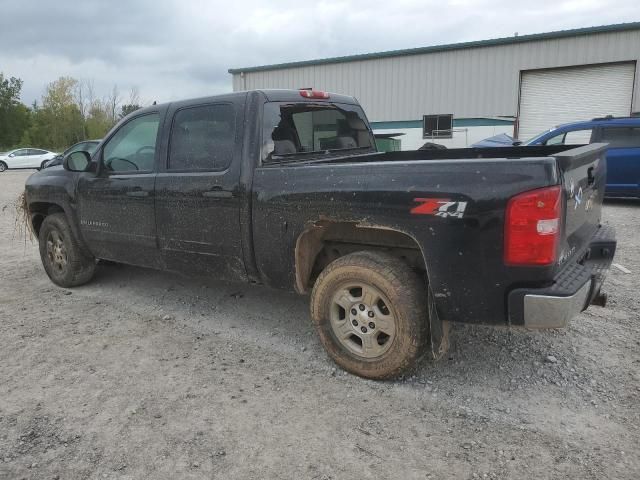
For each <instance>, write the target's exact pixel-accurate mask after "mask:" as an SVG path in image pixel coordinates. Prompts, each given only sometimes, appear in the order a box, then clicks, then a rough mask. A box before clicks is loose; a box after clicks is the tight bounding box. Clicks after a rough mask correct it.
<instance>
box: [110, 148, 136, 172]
mask: <svg viewBox="0 0 640 480" xmlns="http://www.w3.org/2000/svg"><path fill="white" fill-rule="evenodd" d="M142 148H146V147H142ZM114 160H117V161H119V162H125V163H128V164H130V165H133V170H140V169H139V168H138V165H136V164H135V163H133V162H132V161H131V160H128V159H126V158H122V157H111V158H109V159H107V160H106V161H105V162H104V166H105V167H107V168H108V169H109V170H111V171H112V172H113V171H115V170H114V169H113V167H112V166H111V164H112V163H113V161H114Z"/></svg>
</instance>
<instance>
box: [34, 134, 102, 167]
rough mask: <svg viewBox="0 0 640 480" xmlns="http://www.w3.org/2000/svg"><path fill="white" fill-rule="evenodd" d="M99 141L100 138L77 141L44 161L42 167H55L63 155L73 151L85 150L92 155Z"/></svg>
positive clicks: (60, 162) (60, 161) (60, 163)
mask: <svg viewBox="0 0 640 480" xmlns="http://www.w3.org/2000/svg"><path fill="white" fill-rule="evenodd" d="M99 143H100V140H85V141H83V142H78V143H76V144H74V145H71V146H70V147H69V148H67V149H66V150H65V151H64V152H62V153H61V154H59V155H56V156H55V157H53V158H52V159H51V160H49V161H47V162H45V164H44V165H43V166H42V168H49V167H55V166H56V165H62V160H63V159H64V157H66V156H67V155H69V154H70V153H73V152H79V151H85V152H89V153H90V154H92V155H93V152H94V151H95V150H96V147H97V146H98V144H99Z"/></svg>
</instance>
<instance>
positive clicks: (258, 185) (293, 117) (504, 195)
mask: <svg viewBox="0 0 640 480" xmlns="http://www.w3.org/2000/svg"><path fill="white" fill-rule="evenodd" d="M604 148H605V147H604V146H603V145H600V144H593V145H587V146H583V147H580V148H573V147H567V146H564V145H555V146H541V147H510V148H508V147H507V148H501V149H498V148H484V149H482V148H479V149H472V148H467V149H447V150H440V149H431V150H420V151H397V152H386V153H384V152H377V151H376V147H375V142H374V137H373V133H372V131H371V128H370V126H369V124H368V122H367V120H366V117H365V114H364V112H363V111H362V109H361V107H360V105H359V104H358V103H357V101H356V100H355V99H354V98H352V97H348V96H343V95H336V94H329V93H325V92H315V91H309V90H301V91H289V90H262V91H249V92H237V93H232V94H227V95H221V96H216V97H209V98H199V99H195V100H186V101H180V102H173V103H168V104H163V105H153V106H150V107H147V108H144V109H141V110H138V111H136V112H135V113H133V114H131V115H129V116H128V117H126V118H125V119H123V120H122V121H120V122H119V123H118V124H117V125H116V126H115V127H114V128H113V129H112V130H111V132H109V133H108V134H107V136H106V137H105V139H104V140H102V141H101V142H100V145H99V146H98V148H97V150H96V152H95V153H94V154H93V156H91V155H89V154H88V153H86V152H82V151H81V152H75V153H72V154H70V155H68V156H67V157H65V160H64V163H63V166H64V168H63V169H57V168H50V169H49V168H47V169H44V170H42V171H40V172H38V173H35V174H33V175H31V177H29V179H28V180H27V183H26V202H27V205H28V209H29V212H30V218H31V220H32V226H33V229H34V231H35V233H36V234H37V236H38V239H39V240H38V241H39V248H40V256H41V259H42V263H43V266H44V269H45V271H46V273H47V274H48V275H49V277H50V278H51V280H52V281H53V282H54V283H56V284H57V285H60V286H63V287H73V286H76V285H80V284H83V283H85V282H88V281H89V280H90V279H91V277H92V276H93V274H94V269H95V267H96V262H97V259H105V260H111V261H116V262H121V263H128V264H132V265H140V266H145V267H151V268H158V269H165V270H171V271H180V272H185V273H187V274H191V275H196V274H201V275H206V276H208V277H213V278H218V279H222V280H226V281H245V282H252V283H259V284H265V285H269V286H272V287H278V288H284V289H291V290H295V291H297V292H298V293H300V294H310V302H311V317H312V319H313V323H314V326H315V328H316V331H317V333H318V335H319V337H320V340H321V342H322V343H323V345H324V347H325V349H326V350H327V352H328V353H329V355H330V356H331V357H332V358H333V359H334V360H335V361H336V362H337V363H338V364H339V365H340V366H342V367H343V368H345V369H346V370H348V371H350V372H353V373H355V374H357V375H361V376H363V377H369V378H388V377H393V376H397V375H399V374H401V373H402V372H405V371H406V370H407V369H409V368H411V367H412V366H413V365H414V364H415V362H416V361H417V359H419V358H420V357H421V355H422V353H423V352H424V351H425V350H426V349H427V348H430V350H431V353H432V355H433V356H434V357H438V356H441V355H442V354H443V353H444V352H445V351H446V345H447V331H448V329H447V325H448V324H449V323H448V322H468V323H486V324H494V325H503V326H504V325H510V326H514V327H515V326H521V327H529V328H560V327H564V326H566V325H567V324H568V322H569V320H570V319H571V318H572V317H573V316H574V315H575V314H577V313H578V312H580V311H582V310H584V309H586V308H587V307H588V306H589V305H590V304H591V303H593V302H599V303H600V304H602V303H603V299H604V297H603V294H601V287H602V284H603V281H604V276H605V274H606V272H607V271H608V268H609V266H610V264H611V262H612V259H613V255H614V252H615V249H616V240H615V234H614V230H613V228H611V227H610V226H605V225H602V224H601V222H600V218H601V205H602V200H603V195H604V180H605V175H606V163H605V162H604V161H603V160H602V159H603V154H604Z"/></svg>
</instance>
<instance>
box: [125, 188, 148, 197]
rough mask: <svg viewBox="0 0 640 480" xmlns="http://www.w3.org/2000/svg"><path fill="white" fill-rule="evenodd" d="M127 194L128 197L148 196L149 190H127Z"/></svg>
mask: <svg viewBox="0 0 640 480" xmlns="http://www.w3.org/2000/svg"><path fill="white" fill-rule="evenodd" d="M127 196H129V197H148V196H149V192H145V191H144V190H134V191H133V192H127Z"/></svg>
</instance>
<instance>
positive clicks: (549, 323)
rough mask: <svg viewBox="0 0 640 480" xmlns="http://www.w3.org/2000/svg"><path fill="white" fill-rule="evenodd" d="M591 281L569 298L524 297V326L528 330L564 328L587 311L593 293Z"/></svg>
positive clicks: (532, 295) (548, 296) (547, 296)
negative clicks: (590, 295) (578, 315)
mask: <svg viewBox="0 0 640 480" xmlns="http://www.w3.org/2000/svg"><path fill="white" fill-rule="evenodd" d="M591 283H592V280H589V281H588V282H587V283H585V284H584V285H583V286H582V287H581V288H580V289H579V290H578V291H577V292H576V293H574V294H573V295H571V296H568V297H554V296H550V295H534V294H528V295H525V296H524V326H525V327H527V328H564V327H566V326H568V325H569V322H570V321H571V319H572V318H573V317H575V316H576V315H577V314H579V313H580V312H582V311H583V310H585V309H586V308H587V307H588V305H587V300H588V298H589V294H590V293H591Z"/></svg>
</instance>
